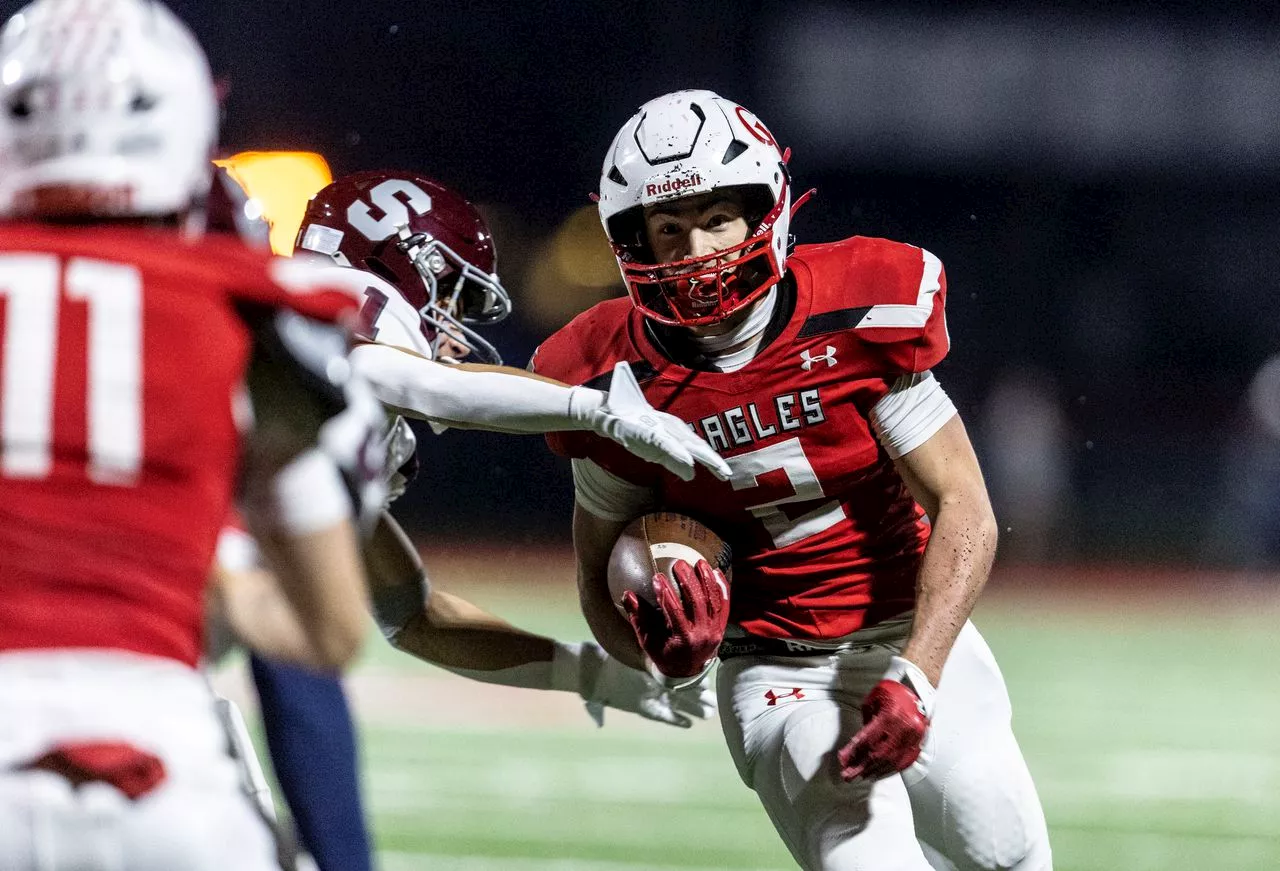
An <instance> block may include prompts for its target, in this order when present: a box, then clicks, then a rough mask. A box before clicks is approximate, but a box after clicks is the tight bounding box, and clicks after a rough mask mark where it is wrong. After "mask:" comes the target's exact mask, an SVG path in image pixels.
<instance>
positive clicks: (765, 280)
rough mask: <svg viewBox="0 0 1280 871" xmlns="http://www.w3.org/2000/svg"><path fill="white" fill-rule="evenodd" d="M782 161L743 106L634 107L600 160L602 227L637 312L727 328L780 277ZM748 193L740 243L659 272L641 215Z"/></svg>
mask: <svg viewBox="0 0 1280 871" xmlns="http://www.w3.org/2000/svg"><path fill="white" fill-rule="evenodd" d="M786 160H787V155H786V154H785V153H784V152H783V151H782V150H781V149H780V148H779V147H778V144H777V142H776V141H775V140H774V138H773V134H771V133H770V132H769V130H768V128H766V127H765V126H764V124H763V123H761V122H760V119H758V118H756V116H755V115H753V114H751V113H750V112H748V111H747V110H746V109H745V108H743V107H742V106H740V105H738V104H737V103H734V102H733V101H732V100H726V99H725V98H724V97H721V96H719V95H718V94H715V93H713V92H711V91H676V92H674V93H671V94H665V95H663V96H661V97H658V98H657V99H654V100H650V101H649V102H647V103H645V104H644V105H643V106H641V107H640V111H639V112H637V113H636V114H635V115H633V116H632V117H631V119H630V120H629V121H627V123H626V124H624V125H622V129H621V130H619V131H618V135H617V136H615V137H614V139H613V144H612V145H611V146H610V147H609V152H608V154H607V155H606V156H605V159H604V167H603V169H602V170H601V178H600V202H599V205H600V220H601V222H602V223H603V224H604V230H605V234H606V235H607V236H608V237H609V241H610V243H611V244H612V245H613V252H614V255H615V256H616V257H617V258H618V267H619V268H620V269H621V270H622V278H623V280H624V281H625V282H626V284H627V293H629V294H630V295H631V301H632V302H633V303H634V304H635V306H636V307H637V308H638V309H640V311H641V312H643V313H644V315H645V316H646V317H649V318H651V319H653V320H655V321H658V322H659V323H664V324H672V325H678V326H694V325H698V324H709V323H715V322H716V321H720V320H723V319H724V318H726V317H728V316H729V315H730V314H732V313H733V312H735V311H738V310H739V309H741V308H742V307H743V306H746V305H748V304H749V303H751V302H753V301H754V300H756V299H758V298H759V297H760V296H761V294H763V293H764V292H765V291H766V290H768V289H769V288H770V287H773V285H775V284H777V282H778V281H779V280H780V279H781V278H782V275H783V272H784V269H785V267H786V260H787V247H788V244H789V238H788V229H789V226H790V222H791V211H792V209H791V183H790V179H789V177H788V174H787V167H786ZM729 187H735V188H741V189H742V191H743V193H744V194H746V195H747V203H748V218H749V219H750V220H751V221H752V222H753V224H754V226H753V227H752V232H751V235H750V236H749V237H748V238H747V240H746V241H745V242H743V243H742V244H741V245H737V246H734V247H733V248H729V249H726V250H724V251H719V252H716V253H715V254H711V255H708V256H704V257H692V258H689V259H687V260H682V261H680V262H678V263H666V264H662V265H661V268H656V265H655V264H654V262H653V261H654V257H653V254H652V252H650V251H649V245H648V242H647V240H646V238H645V233H644V207H645V206H651V205H654V204H656V203H662V202H666V201H669V200H673V199H677V198H680V197H687V196H691V195H694V194H702V193H707V192H709V191H714V190H718V189H721V188H729Z"/></svg>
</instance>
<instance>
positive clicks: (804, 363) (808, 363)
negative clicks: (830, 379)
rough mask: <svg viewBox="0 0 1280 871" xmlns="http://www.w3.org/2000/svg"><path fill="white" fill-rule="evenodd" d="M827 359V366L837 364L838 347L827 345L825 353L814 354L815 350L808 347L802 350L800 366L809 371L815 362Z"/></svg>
mask: <svg viewBox="0 0 1280 871" xmlns="http://www.w3.org/2000/svg"><path fill="white" fill-rule="evenodd" d="M823 361H826V364H827V368H831V367H832V366H834V365H836V349H835V346H834V345H827V350H826V353H825V354H818V355H817V356H814V354H813V352H812V351H810V350H809V349H808V348H806V349H805V350H803V351H801V352H800V368H801V369H803V370H804V371H806V372H808V371H809V370H810V369H812V368H813V364H815V363H821V362H823Z"/></svg>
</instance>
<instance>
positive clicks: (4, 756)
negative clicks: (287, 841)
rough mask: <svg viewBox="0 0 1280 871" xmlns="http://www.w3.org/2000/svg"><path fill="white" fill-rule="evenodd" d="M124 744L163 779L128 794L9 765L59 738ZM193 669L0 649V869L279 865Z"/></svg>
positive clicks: (211, 870)
mask: <svg viewBox="0 0 1280 871" xmlns="http://www.w3.org/2000/svg"><path fill="white" fill-rule="evenodd" d="M95 739H99V740H113V741H127V742H129V743H131V744H134V745H135V746H137V747H138V748H139V749H141V750H145V751H147V752H150V753H154V754H155V755H156V756H158V757H159V758H160V759H161V760H162V761H163V763H164V766H165V773H166V777H165V779H164V781H163V782H161V783H160V785H159V786H157V787H156V789H155V790H153V791H152V792H150V793H148V794H147V795H144V796H142V797H140V798H138V799H137V800H136V801H131V800H129V799H128V798H127V797H126V796H125V795H124V794H123V793H121V792H120V791H119V790H117V789H116V788H115V787H113V786H110V785H108V784H105V783H89V784H85V785H83V786H81V787H79V788H74V787H73V786H72V785H71V784H70V783H69V782H68V781H67V780H66V779H64V778H63V777H61V776H60V775H58V774H54V773H52V772H49V771H43V770H40V771H23V770H19V769H21V767H22V766H23V765H25V764H26V763H28V762H30V761H32V760H34V759H35V758H37V757H39V756H40V755H42V754H43V753H44V752H45V751H46V750H48V749H49V748H50V747H51V746H52V745H54V744H57V743H59V742H62V741H69V740H95ZM227 743H228V739H227V734H226V732H225V731H224V729H223V727H222V725H221V724H220V723H219V721H218V718H217V716H216V714H215V712H214V697H213V695H212V693H211V692H210V690H209V688H208V686H207V684H206V683H205V680H204V678H203V677H202V676H201V675H200V673H199V672H197V671H195V670H193V669H190V668H188V667H186V666H185V665H182V664H181V663H177V662H173V661H170V660H165V659H159V658H156V657H146V656H137V655H133V654H129V653H123V652H106V651H82V650H76V651H22V652H7V653H0V868H3V869H5V871H175V869H183V871H215V869H217V871H224V869H233V868H234V869H237V871H240V869H243V871H278V869H279V867H280V866H279V864H278V862H277V860H276V850H275V844H274V842H273V839H272V837H271V835H270V832H269V830H268V828H267V826H266V824H265V823H264V822H263V820H262V818H261V817H260V816H259V815H258V812H257V811H256V810H255V808H254V807H253V805H252V803H251V802H250V800H249V798H248V797H247V796H246V795H245V793H244V791H243V789H242V786H241V777H240V772H239V771H238V770H237V767H236V764H235V762H233V760H232V759H231V757H230V755H229V754H228V747H227Z"/></svg>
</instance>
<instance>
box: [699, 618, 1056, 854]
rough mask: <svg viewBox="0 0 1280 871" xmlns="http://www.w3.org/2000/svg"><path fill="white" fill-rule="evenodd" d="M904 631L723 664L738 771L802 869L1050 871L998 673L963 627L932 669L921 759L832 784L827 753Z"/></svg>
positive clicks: (835, 770)
mask: <svg viewBox="0 0 1280 871" xmlns="http://www.w3.org/2000/svg"><path fill="white" fill-rule="evenodd" d="M908 628H909V624H908V623H907V622H905V621H898V622H896V623H893V624H890V625H883V626H878V627H874V628H872V629H869V630H865V631H864V632H861V633H858V634H857V635H856V636H854V637H855V638H856V640H857V644H858V646H857V647H855V648H854V649H851V650H845V651H841V652H839V653H833V654H829V655H822V656H796V657H792V656H785V657H783V656H738V657H732V658H730V659H728V660H726V661H724V662H723V663H722V664H721V666H720V674H719V678H718V690H719V697H720V718H721V723H722V726H723V728H724V733H725V739H726V740H727V742H728V744H729V751H730V753H731V754H732V756H733V758H734V762H735V763H736V765H737V767H738V773H739V774H740V775H741V776H742V779H743V780H744V781H745V782H746V784H747V785H748V786H749V787H751V788H752V789H753V790H755V792H756V794H757V795H758V796H759V797H760V801H761V803H762V804H763V805H764V808H765V811H766V812H767V813H768V815H769V818H770V819H771V820H772V821H773V824H774V826H775V827H776V828H777V830H778V833H779V834H780V835H781V836H782V840H783V841H784V842H785V843H786V845H787V848H788V849H789V850H790V851H791V854H792V856H794V857H795V860H796V861H797V862H798V863H799V864H800V866H801V867H802V868H804V869H806V871H930V869H945V871H993V869H1016V871H1049V869H1051V867H1052V858H1051V854H1050V850H1049V837H1048V832H1047V830H1046V827H1045V821H1044V813H1043V811H1042V810H1041V808H1040V800H1039V798H1038V797H1037V795H1036V790H1035V785H1034V784H1033V783H1032V782H1031V774H1030V772H1029V771H1028V770H1027V766H1026V763H1025V762H1024V761H1023V758H1022V751H1021V750H1020V749H1019V747H1018V743H1017V741H1016V740H1015V739H1014V736H1013V730H1012V727H1011V722H1010V721H1011V717H1012V711H1011V708H1010V704H1009V696H1008V692H1007V691H1006V689H1005V685H1004V678H1003V676H1002V675H1001V674H1000V670H999V668H998V667H997V666H996V662H995V659H994V658H993V657H992V655H991V651H990V649H989V648H988V647H987V645H986V642H985V641H983V639H982V636H981V635H979V634H978V630H977V629H976V628H974V626H973V625H972V624H966V625H965V627H964V629H963V630H962V631H961V633H960V636H959V638H958V640H957V641H956V645H955V648H954V649H953V650H952V652H951V656H950V657H949V658H948V660H947V664H946V667H945V668H944V670H943V673H942V680H941V683H940V686H939V687H938V695H937V701H936V707H935V711H934V717H933V722H932V724H931V726H930V730H929V734H928V736H927V738H926V742H925V747H924V752H922V754H921V757H920V760H919V761H917V762H916V764H915V765H913V766H912V767H911V768H909V769H907V770H906V771H904V772H902V774H900V775H895V776H893V777H889V778H886V779H884V780H878V781H874V782H866V781H861V780H857V781H854V782H853V783H848V784H846V783H844V782H843V781H842V780H841V779H840V774H839V764H838V762H837V761H836V758H835V752H834V751H835V749H836V748H837V746H838V745H839V744H841V743H843V742H844V741H847V740H848V739H849V738H850V737H851V736H852V735H853V734H854V733H855V732H856V731H857V730H858V729H859V728H860V726H861V725H862V717H861V714H860V707H861V704H862V699H863V697H864V696H865V695H866V694H867V692H869V691H870V689H871V688H872V687H873V686H875V684H876V683H877V682H878V681H879V680H880V679H881V677H883V675H884V673H885V670H886V668H887V667H888V665H889V657H890V656H891V655H893V654H895V653H898V652H899V651H900V649H901V646H902V644H903V642H904V641H905V639H906V634H907V631H908Z"/></svg>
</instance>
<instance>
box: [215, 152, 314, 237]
mask: <svg viewBox="0 0 1280 871" xmlns="http://www.w3.org/2000/svg"><path fill="white" fill-rule="evenodd" d="M214 163H216V164H217V165H218V166H221V167H223V168H225V169H226V170H227V172H228V173H230V174H231V177H232V178H233V179H235V180H236V182H238V183H239V184H240V186H241V187H242V188H244V190H245V193H247V194H248V195H249V196H250V197H251V198H253V199H255V200H257V201H258V202H259V203H261V204H262V213H263V215H264V216H265V217H266V219H267V222H268V223H269V224H270V225H271V250H272V251H274V252H275V253H277V254H284V255H289V254H292V253H293V240H294V239H296V238H297V236H298V228H299V227H300V226H301V225H302V216H303V214H305V213H306V210H307V202H308V201H309V200H310V199H311V198H312V197H313V196H315V195H316V194H317V193H318V192H319V191H320V189H321V188H323V187H324V186H325V185H327V184H328V183H329V182H331V181H333V172H332V171H331V170H330V169H329V164H328V162H327V161H326V160H325V159H324V158H323V157H321V156H320V155H319V154H314V153H312V152H308V151H242V152H240V153H239V154H235V155H232V156H231V157H228V158H226V159H224V160H215V161H214Z"/></svg>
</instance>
